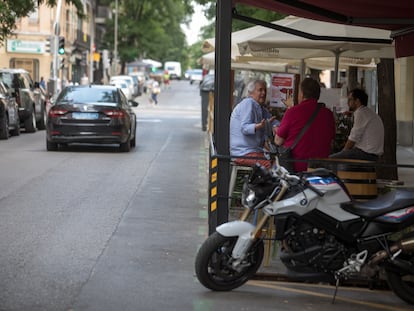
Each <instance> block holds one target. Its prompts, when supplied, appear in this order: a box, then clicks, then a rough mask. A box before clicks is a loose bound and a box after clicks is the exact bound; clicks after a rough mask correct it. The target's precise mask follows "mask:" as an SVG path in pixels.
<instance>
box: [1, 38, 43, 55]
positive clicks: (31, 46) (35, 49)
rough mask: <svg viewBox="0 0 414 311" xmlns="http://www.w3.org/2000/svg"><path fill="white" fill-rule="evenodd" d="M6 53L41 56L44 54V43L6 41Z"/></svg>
mask: <svg viewBox="0 0 414 311" xmlns="http://www.w3.org/2000/svg"><path fill="white" fill-rule="evenodd" d="M7 52H9V53H25V54H43V53H45V42H43V41H25V40H7Z"/></svg>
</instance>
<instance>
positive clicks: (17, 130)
mask: <svg viewBox="0 0 414 311" xmlns="http://www.w3.org/2000/svg"><path fill="white" fill-rule="evenodd" d="M10 134H11V135H12V136H19V135H20V122H19V121H18V122H17V124H16V127H15V128H14V129H13V130H11V131H10Z"/></svg>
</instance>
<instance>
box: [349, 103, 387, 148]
mask: <svg viewBox="0 0 414 311" xmlns="http://www.w3.org/2000/svg"><path fill="white" fill-rule="evenodd" d="M349 139H350V140H352V141H353V142H355V146H354V147H355V148H359V149H361V150H362V151H364V152H367V153H372V154H376V155H378V156H379V155H382V154H383V153H384V125H383V123H382V120H381V118H380V117H379V116H378V115H377V114H376V113H375V112H374V111H373V110H371V109H370V108H368V107H366V106H360V107H359V108H358V109H357V110H355V112H354V125H353V127H352V129H351V133H350V134H349Z"/></svg>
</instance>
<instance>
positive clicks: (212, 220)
mask: <svg viewBox="0 0 414 311" xmlns="http://www.w3.org/2000/svg"><path fill="white" fill-rule="evenodd" d="M217 168H218V159H217V157H216V156H211V157H210V168H209V195H208V202H209V211H208V224H209V226H208V227H209V234H211V233H213V232H214V231H215V229H216V227H217Z"/></svg>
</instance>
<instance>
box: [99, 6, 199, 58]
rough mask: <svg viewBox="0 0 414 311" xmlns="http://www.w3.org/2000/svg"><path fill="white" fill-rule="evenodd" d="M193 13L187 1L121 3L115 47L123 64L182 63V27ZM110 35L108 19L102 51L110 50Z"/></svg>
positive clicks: (111, 23)
mask: <svg viewBox="0 0 414 311" xmlns="http://www.w3.org/2000/svg"><path fill="white" fill-rule="evenodd" d="M112 3H113V1H112ZM192 12H193V8H192V6H191V1H190V0H141V1H136V0H123V1H122V2H120V6H119V10H118V47H117V48H118V54H119V58H120V61H121V63H122V65H123V66H124V65H125V63H126V62H131V61H133V60H135V59H140V58H152V59H155V60H158V61H160V62H165V61H166V60H174V61H175V60H176V61H180V62H185V61H186V59H187V48H188V47H187V44H186V41H185V35H184V32H183V30H182V29H181V24H183V23H186V22H188V17H189V16H191V13H192ZM113 34H114V20H109V21H108V22H107V31H106V37H105V40H104V41H105V42H106V46H104V47H102V48H107V49H110V50H112V49H113V47H114V35H113Z"/></svg>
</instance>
